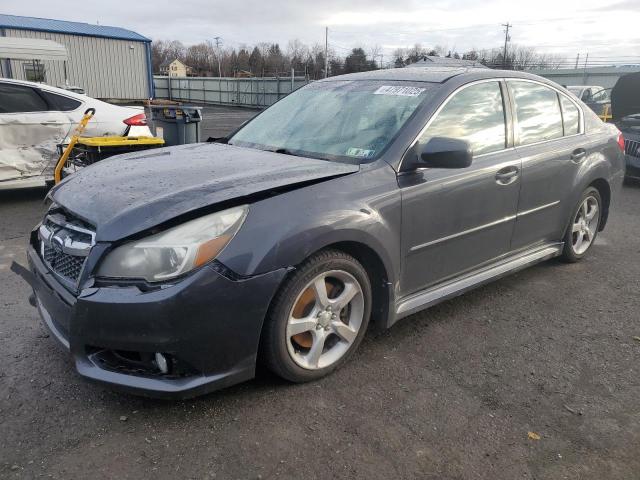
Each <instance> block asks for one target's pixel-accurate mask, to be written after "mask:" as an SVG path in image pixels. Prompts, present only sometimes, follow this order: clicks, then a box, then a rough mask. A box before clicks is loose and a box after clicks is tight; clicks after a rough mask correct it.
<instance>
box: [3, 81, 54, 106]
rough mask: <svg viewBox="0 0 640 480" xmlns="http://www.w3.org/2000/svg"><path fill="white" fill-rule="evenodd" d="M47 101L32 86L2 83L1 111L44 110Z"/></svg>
mask: <svg viewBox="0 0 640 480" xmlns="http://www.w3.org/2000/svg"><path fill="white" fill-rule="evenodd" d="M48 109H49V107H48V106H47V102H45V101H44V99H43V98H42V97H41V96H40V95H38V93H37V92H36V91H35V90H34V89H33V88H31V87H25V86H22V85H12V84H9V83H0V113H24V112H44V111H46V110H48Z"/></svg>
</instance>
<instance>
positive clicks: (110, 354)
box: [14, 246, 286, 398]
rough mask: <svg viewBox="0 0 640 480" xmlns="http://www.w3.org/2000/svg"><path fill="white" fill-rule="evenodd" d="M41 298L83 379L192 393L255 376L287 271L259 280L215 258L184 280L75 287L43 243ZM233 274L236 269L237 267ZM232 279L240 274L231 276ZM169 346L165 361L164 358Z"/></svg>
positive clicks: (36, 273)
mask: <svg viewBox="0 0 640 480" xmlns="http://www.w3.org/2000/svg"><path fill="white" fill-rule="evenodd" d="M28 261H29V270H26V269H24V268H21V267H19V266H18V267H16V268H15V269H14V270H15V271H17V273H19V274H20V275H21V276H22V277H23V278H24V279H25V280H26V281H27V282H28V283H29V284H30V285H31V287H32V288H33V291H34V296H35V298H34V303H35V305H36V307H37V308H38V311H39V312H40V315H41V317H42V320H43V322H44V324H45V325H46V326H47V328H48V329H49V330H50V331H51V333H52V334H53V336H54V337H55V338H57V339H58V341H59V342H60V343H61V344H62V345H63V346H64V347H65V348H66V349H67V350H69V352H70V353H71V355H72V356H73V359H74V361H75V365H76V369H77V370H78V372H79V373H80V375H82V376H83V377H85V378H87V379H89V380H92V381H97V382H100V383H104V384H108V385H109V386H111V387H114V388H116V389H119V390H124V391H127V392H131V393H136V394H142V395H146V396H152V397H165V398H187V397H193V396H197V395H200V394H203V393H206V392H210V391H213V390H217V389H220V388H223V387H227V386H229V385H232V384H235V383H239V382H242V381H245V380H248V379H250V378H252V377H253V376H254V374H255V364H256V357H257V351H258V343H259V340H260V332H261V329H262V322H263V320H264V317H265V315H266V312H267V309H268V307H269V304H270V302H271V299H272V297H273V295H274V293H275V291H276V289H277V288H278V285H279V284H280V282H281V281H282V279H283V278H284V276H285V274H286V269H280V270H276V271H273V272H270V273H266V274H263V275H258V276H254V277H250V278H234V277H233V275H227V276H225V270H224V267H223V266H222V265H220V264H210V265H208V266H205V267H203V268H201V269H200V270H198V271H196V272H194V273H193V274H191V275H189V276H188V277H186V278H184V279H182V280H181V281H179V282H177V283H175V284H173V285H169V286H166V287H165V288H157V289H152V290H149V291H144V290H142V289H140V288H139V287H137V286H105V287H98V288H85V289H83V290H81V291H80V292H79V294H78V295H77V296H76V295H74V294H72V293H71V292H69V291H68V290H67V289H65V288H64V287H63V286H62V285H61V284H60V283H59V282H58V280H57V279H56V277H55V275H54V274H53V273H51V272H50V271H49V270H48V269H47V267H46V265H45V264H44V263H43V262H42V260H41V258H40V257H39V255H38V254H37V252H36V251H35V249H34V248H33V246H30V247H29V250H28ZM229 273H232V272H229ZM229 277H231V278H229ZM156 354H161V355H162V356H161V357H160V359H163V362H166V363H165V364H160V365H159V364H158V357H157V356H156Z"/></svg>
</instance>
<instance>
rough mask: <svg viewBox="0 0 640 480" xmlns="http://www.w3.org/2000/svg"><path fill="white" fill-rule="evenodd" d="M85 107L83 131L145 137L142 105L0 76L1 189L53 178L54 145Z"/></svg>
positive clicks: (63, 138) (40, 183) (60, 141)
mask: <svg viewBox="0 0 640 480" xmlns="http://www.w3.org/2000/svg"><path fill="white" fill-rule="evenodd" d="M88 108H94V109H95V110H96V114H95V116H94V117H93V118H92V119H91V121H90V122H89V125H88V127H87V129H86V130H85V132H84V135H85V136H90V137H100V136H107V135H131V136H150V135H151V132H150V131H149V128H148V127H147V123H146V118H145V115H144V111H143V109H142V107H123V106H118V105H112V104H109V103H106V102H102V101H100V100H96V99H94V98H91V97H88V96H86V95H81V94H78V93H74V92H71V91H68V90H64V89H61V88H56V87H50V86H48V85H43V84H39V83H33V82H26V81H20V80H9V79H0V189H7V188H18V187H36V186H44V185H45V182H46V181H48V180H50V179H52V178H53V169H54V167H55V163H56V160H57V159H58V148H57V146H58V145H59V144H63V143H65V142H66V141H67V139H68V137H69V135H70V133H71V132H72V130H73V129H74V128H75V126H76V125H77V124H78V122H79V121H80V119H81V118H82V116H83V114H84V112H85V111H86V110H87V109H88Z"/></svg>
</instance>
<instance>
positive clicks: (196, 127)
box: [145, 104, 202, 146]
mask: <svg viewBox="0 0 640 480" xmlns="http://www.w3.org/2000/svg"><path fill="white" fill-rule="evenodd" d="M145 108H146V110H147V123H148V124H149V127H150V129H151V133H153V136H154V137H159V138H162V139H164V144H165V146H171V145H185V144H187V143H198V142H200V122H201V121H202V107H196V106H194V105H153V104H152V105H147V106H146V107H145Z"/></svg>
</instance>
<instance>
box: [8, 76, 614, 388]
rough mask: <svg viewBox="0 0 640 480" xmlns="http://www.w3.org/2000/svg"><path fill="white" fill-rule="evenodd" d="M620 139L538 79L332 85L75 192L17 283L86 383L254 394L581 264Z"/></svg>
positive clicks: (82, 178)
mask: <svg viewBox="0 0 640 480" xmlns="http://www.w3.org/2000/svg"><path fill="white" fill-rule="evenodd" d="M622 142H623V139H622V137H621V135H620V133H619V131H618V130H617V129H616V128H615V127H614V126H613V125H610V124H605V123H603V122H601V121H600V120H599V119H598V118H597V117H596V115H595V114H594V113H593V112H592V111H591V110H589V109H588V108H587V107H586V106H585V105H584V104H583V103H582V102H581V101H579V100H578V99H576V98H575V97H573V96H572V95H569V94H567V93H566V91H565V90H563V89H560V88H559V87H558V86H557V85H556V84H555V83H553V82H550V81H548V80H545V79H543V78H540V77H538V76H535V75H531V74H526V73H522V72H512V71H497V70H489V69H478V68H473V69H466V68H459V67H458V68H452V67H439V68H437V69H434V68H404V69H392V70H377V71H372V72H366V73H358V74H351V75H344V76H339V77H332V78H329V79H325V80H322V81H317V82H313V83H311V84H309V85H307V86H305V87H303V88H301V89H299V90H297V91H295V92H294V93H292V94H291V95H289V96H287V97H286V98H284V99H283V100H281V101H279V102H278V103H276V104H274V105H273V106H272V107H270V108H268V109H267V110H265V111H264V112H262V113H261V114H259V115H258V116H256V117H255V118H253V119H252V120H250V121H249V122H248V123H247V124H245V125H244V126H243V127H241V128H240V129H239V130H238V131H237V132H236V133H234V134H233V135H231V136H230V138H226V139H219V141H218V142H217V143H210V144H197V145H185V146H181V147H172V148H164V149H158V150H154V151H151V152H145V154H144V155H141V154H127V155H124V156H122V157H120V158H112V159H110V160H109V161H107V162H99V163H96V164H95V165H92V166H90V167H87V168H86V169H83V170H82V171H80V172H78V173H77V174H75V175H73V176H71V177H69V178H67V179H65V180H64V181H63V182H62V183H61V184H59V185H57V186H56V187H54V189H52V190H51V192H50V194H49V199H50V200H51V202H52V203H51V206H50V209H49V211H48V212H47V213H46V216H45V217H44V219H43V221H42V223H41V224H40V225H38V226H37V227H36V228H35V229H34V231H33V232H32V234H31V238H30V244H29V246H28V261H29V270H26V269H20V267H19V266H17V265H15V264H14V267H13V268H14V270H15V271H17V272H20V273H21V274H22V275H23V277H24V278H25V279H26V280H27V281H28V282H29V283H30V284H31V285H32V287H33V290H34V293H35V297H34V298H33V299H32V300H33V303H34V304H35V305H36V306H37V308H38V310H39V312H40V314H41V316H42V319H43V321H44V323H45V324H46V325H47V327H48V328H49V329H50V331H51V332H52V336H53V337H55V338H56V339H57V340H59V341H60V343H61V344H62V345H64V346H65V347H66V348H67V349H68V350H69V351H70V353H71V355H72V356H73V358H74V360H75V365H76V368H77V370H78V371H79V373H80V374H81V375H82V376H84V377H86V378H89V379H92V380H95V381H99V382H103V383H105V384H107V385H110V386H113V387H116V388H120V389H123V390H126V391H130V392H134V393H139V394H146V395H153V396H168V397H187V396H193V395H197V394H201V393H204V392H207V391H211V390H215V389H218V388H222V387H225V386H228V385H231V384H234V383H237V382H240V381H244V380H247V379H249V378H251V377H253V375H254V372H255V368H256V362H257V361H260V362H262V363H263V364H264V365H266V366H267V367H269V368H270V369H272V370H273V371H274V372H276V373H277V374H278V375H280V376H282V377H283V378H286V379H288V380H290V381H294V382H303V381H309V380H314V379H318V378H320V377H323V376H324V375H327V374H328V373H330V372H332V371H333V370H335V369H336V368H338V367H339V366H340V365H342V364H343V363H344V362H346V361H347V360H348V359H349V358H350V357H351V356H352V355H353V353H354V351H355V350H356V348H357V347H358V345H359V344H360V342H361V341H362V338H363V336H364V334H365V331H366V330H367V326H368V325H369V324H370V323H373V324H375V325H377V326H378V327H382V328H384V327H389V326H391V325H393V324H394V323H395V322H396V321H398V320H399V319H401V318H403V317H406V316H408V315H411V314H412V313H414V312H417V311H419V310H422V309H424V308H427V307H429V306H431V305H434V304H436V303H438V302H441V301H443V300H445V299H448V298H451V297H453V296H455V295H458V294H461V293H463V292H465V291H467V290H469V289H471V288H473V287H476V286H478V285H481V284H484V283H486V282H489V281H491V280H494V279H496V278H499V277H501V276H503V275H506V274H508V273H510V272H514V271H517V270H520V269H522V268H525V267H527V266H529V265H533V264H535V263H537V262H540V261H543V260H546V259H549V258H552V257H557V256H561V257H562V258H564V259H565V260H566V261H569V262H575V261H578V260H580V259H582V258H584V257H585V255H587V253H588V252H589V251H590V249H591V248H592V246H593V244H594V240H595V238H596V236H597V234H598V232H599V231H601V230H602V229H603V228H604V227H605V225H606V223H607V217H608V214H609V206H610V204H611V198H612V195H613V194H614V193H615V191H616V187H617V186H618V185H620V183H621V181H622V176H623V173H624V155H623V150H622V146H623V143H622ZM133 159H135V161H131V160H133ZM151 171H152V172H153V175H149V172H151Z"/></svg>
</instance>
